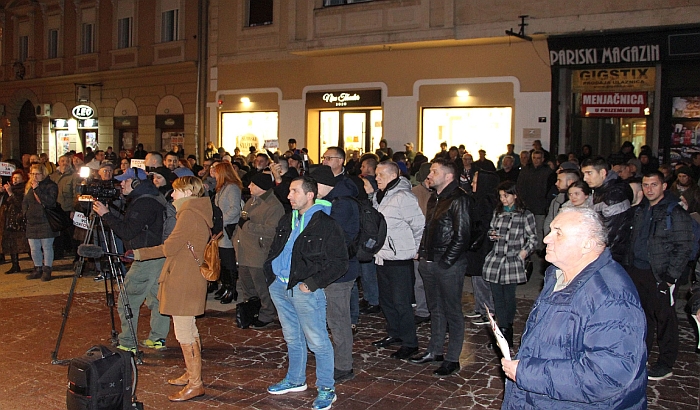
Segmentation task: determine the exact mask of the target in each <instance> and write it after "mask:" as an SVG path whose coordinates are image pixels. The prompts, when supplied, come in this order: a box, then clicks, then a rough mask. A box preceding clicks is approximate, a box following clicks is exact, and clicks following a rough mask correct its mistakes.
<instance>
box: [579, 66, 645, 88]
mask: <svg viewBox="0 0 700 410" xmlns="http://www.w3.org/2000/svg"><path fill="white" fill-rule="evenodd" d="M655 86H656V68H654V67H641V68H604V69H599V70H574V71H573V74H572V78H571V89H572V91H573V92H586V91H589V92H590V91H627V90H635V91H653V90H654V88H655Z"/></svg>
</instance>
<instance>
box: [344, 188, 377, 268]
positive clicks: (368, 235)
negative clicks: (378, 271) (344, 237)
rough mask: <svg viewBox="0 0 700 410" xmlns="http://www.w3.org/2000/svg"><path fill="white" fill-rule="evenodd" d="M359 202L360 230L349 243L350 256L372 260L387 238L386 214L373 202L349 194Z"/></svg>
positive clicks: (362, 259) (359, 259) (353, 199)
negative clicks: (376, 207)
mask: <svg viewBox="0 0 700 410" xmlns="http://www.w3.org/2000/svg"><path fill="white" fill-rule="evenodd" d="M343 198H348V199H351V200H352V201H353V202H355V203H356V204H357V207H358V210H359V211H360V232H358V234H357V236H356V237H355V239H354V240H353V241H352V243H351V244H350V245H348V256H349V257H350V258H352V257H353V256H356V257H357V260H358V261H360V262H371V261H372V259H373V258H374V255H375V254H376V253H377V252H379V250H380V249H382V246H384V241H385V240H386V220H384V215H382V214H381V213H380V212H379V211H377V210H376V209H374V207H373V206H372V203H371V202H370V201H369V200H368V199H367V200H359V199H357V198H354V197H351V196H348V197H343Z"/></svg>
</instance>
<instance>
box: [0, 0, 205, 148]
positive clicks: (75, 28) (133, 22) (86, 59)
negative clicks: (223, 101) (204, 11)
mask: <svg viewBox="0 0 700 410" xmlns="http://www.w3.org/2000/svg"><path fill="white" fill-rule="evenodd" d="M199 7H200V3H199V2H198V1H196V0H157V1H138V0H112V1H99V0H92V1H85V0H74V1H66V0H49V1H19V0H18V1H6V2H5V4H4V6H3V7H2V9H0V29H1V30H2V31H1V32H0V36H1V41H0V132H1V137H2V152H3V154H4V156H5V158H9V157H15V158H17V157H18V156H19V154H20V153H37V152H46V153H49V158H50V159H51V160H52V161H54V160H55V159H56V158H57V157H58V156H60V155H62V154H63V153H65V152H67V151H68V150H76V151H77V152H82V151H84V150H85V148H86V147H92V148H97V147H99V148H100V149H106V148H107V147H108V146H112V147H113V148H114V149H115V150H116V151H118V150H120V149H125V150H133V149H135V148H136V145H137V144H139V143H142V144H144V147H145V148H146V149H147V150H161V149H166V150H170V148H171V146H172V145H173V144H179V145H182V146H183V148H184V149H185V151H186V152H188V153H194V152H195V147H196V146H197V144H196V142H195V137H196V135H197V133H198V132H197V125H198V121H197V108H196V107H197V101H198V99H197V97H198V95H201V93H199V94H198V90H199V87H198V65H197V63H198V61H199V60H200V59H199V56H198V53H199V51H200V49H201V47H200V44H199V42H200V38H199V37H200V36H199V30H200V29H201V25H200V24H199V17H198V16H199V12H200V10H199ZM203 100H204V99H202V101H203Z"/></svg>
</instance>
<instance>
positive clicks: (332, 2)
mask: <svg viewBox="0 0 700 410" xmlns="http://www.w3.org/2000/svg"><path fill="white" fill-rule="evenodd" d="M370 1H374V0H323V7H329V6H342V5H345V4H353V3H367V2H370Z"/></svg>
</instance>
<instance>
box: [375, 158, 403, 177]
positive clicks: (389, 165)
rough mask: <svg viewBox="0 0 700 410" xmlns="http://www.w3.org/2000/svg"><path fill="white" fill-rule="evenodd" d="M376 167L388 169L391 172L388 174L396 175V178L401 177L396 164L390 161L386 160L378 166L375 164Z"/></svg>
mask: <svg viewBox="0 0 700 410" xmlns="http://www.w3.org/2000/svg"><path fill="white" fill-rule="evenodd" d="M377 166H378V167H387V168H388V169H390V170H391V171H390V172H391V173H392V174H396V177H397V178H398V177H400V176H401V169H399V166H398V165H397V164H396V162H394V161H392V160H390V159H387V160H384V161H382V162H380V163H379V164H377Z"/></svg>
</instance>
